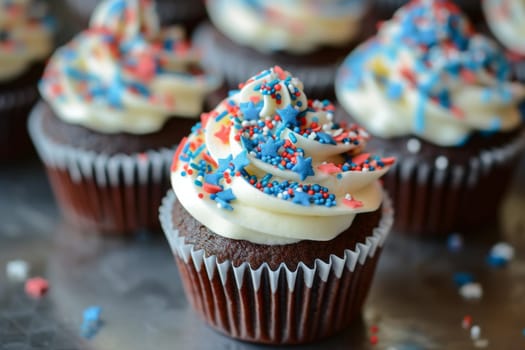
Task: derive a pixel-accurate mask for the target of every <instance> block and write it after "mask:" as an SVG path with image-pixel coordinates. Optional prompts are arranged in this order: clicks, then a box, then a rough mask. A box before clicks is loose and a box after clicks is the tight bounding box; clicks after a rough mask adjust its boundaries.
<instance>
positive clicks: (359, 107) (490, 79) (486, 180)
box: [336, 0, 524, 235]
mask: <svg viewBox="0 0 525 350" xmlns="http://www.w3.org/2000/svg"><path fill="white" fill-rule="evenodd" d="M509 71H510V69H509V64H508V62H507V60H506V58H505V56H504V54H503V53H502V52H501V51H500V50H499V48H498V47H497V46H496V45H495V44H494V43H493V42H491V41H490V40H489V39H488V38H486V37H484V36H482V35H478V34H476V33H475V32H474V31H473V29H472V26H471V25H470V22H468V20H466V18H465V17H463V16H462V14H461V13H460V11H459V9H458V8H457V7H456V6H454V5H453V4H452V3H451V2H450V1H444V0H441V1H433V2H428V1H412V2H411V3H409V4H408V5H406V7H403V8H402V9H400V10H399V11H398V12H397V13H396V14H395V16H394V18H393V19H392V20H390V21H388V22H385V23H384V24H383V26H382V27H381V28H380V30H379V32H378V34H377V36H376V37H374V38H372V39H370V40H369V41H368V42H366V43H364V44H363V45H362V46H360V47H359V48H357V49H356V50H355V51H354V52H352V53H351V54H350V55H349V56H348V58H347V59H346V60H345V62H344V64H343V65H342V67H341V68H340V70H339V73H338V76H337V79H336V93H337V96H338V100H339V102H340V104H341V105H342V106H343V107H344V109H345V110H346V112H347V115H346V116H344V117H347V118H353V119H354V120H356V121H358V122H359V123H361V124H362V125H364V126H365V127H366V128H367V129H368V130H369V131H370V133H372V134H373V135H374V136H376V137H374V139H373V141H372V142H371V143H370V147H371V148H372V149H373V150H377V151H378V152H379V153H381V152H388V153H389V154H391V153H393V154H394V155H395V156H397V158H398V162H397V166H396V168H395V169H393V170H392V171H391V172H390V173H389V174H388V176H387V177H386V179H385V187H386V188H387V189H388V191H389V192H390V193H391V195H392V197H393V199H394V203H395V208H396V225H395V227H396V229H397V230H399V231H403V232H407V233H413V234H420V235H437V234H447V233H450V232H451V231H455V230H466V231H469V230H472V229H473V228H474V227H476V226H479V225H483V224H486V223H487V222H491V221H493V220H494V219H495V218H496V217H497V214H498V207H499V204H500V202H501V199H502V197H503V195H504V193H505V190H506V188H507V185H508V183H509V179H510V177H511V174H512V169H513V168H514V165H515V160H516V158H517V156H518V154H519V153H520V151H521V150H522V149H523V141H524V139H523V137H521V135H522V132H523V123H522V119H521V116H520V113H519V111H518V108H517V105H518V102H519V101H520V100H521V99H523V97H524V89H523V87H522V86H520V85H517V84H514V83H511V82H510V79H509Z"/></svg>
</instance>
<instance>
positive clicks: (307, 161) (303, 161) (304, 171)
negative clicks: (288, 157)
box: [292, 156, 315, 181]
mask: <svg viewBox="0 0 525 350" xmlns="http://www.w3.org/2000/svg"><path fill="white" fill-rule="evenodd" d="M292 171H293V172H296V173H297V174H299V175H300V176H301V181H302V180H304V179H306V178H307V177H308V176H310V175H315V173H314V169H313V168H312V158H311V157H308V158H304V157H302V156H298V157H297V163H296V164H295V165H294V166H293V168H292Z"/></svg>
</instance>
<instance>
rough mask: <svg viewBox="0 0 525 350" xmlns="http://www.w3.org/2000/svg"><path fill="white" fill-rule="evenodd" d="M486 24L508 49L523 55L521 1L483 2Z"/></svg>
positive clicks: (523, 11)
mask: <svg viewBox="0 0 525 350" xmlns="http://www.w3.org/2000/svg"><path fill="white" fill-rule="evenodd" d="M482 4H483V9H484V11H485V17H486V18H487V23H488V24H489V26H490V29H491V30H492V32H493V33H494V35H495V36H496V37H497V38H498V40H499V41H501V42H502V43H503V44H504V45H505V46H506V47H507V48H508V49H510V50H513V51H515V52H518V53H520V54H521V55H525V41H524V40H523V38H524V37H525V2H524V1H522V0H484V1H483V2H482Z"/></svg>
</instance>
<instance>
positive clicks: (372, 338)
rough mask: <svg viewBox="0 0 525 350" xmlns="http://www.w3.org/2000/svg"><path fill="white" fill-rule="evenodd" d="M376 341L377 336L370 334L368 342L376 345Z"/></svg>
mask: <svg viewBox="0 0 525 350" xmlns="http://www.w3.org/2000/svg"><path fill="white" fill-rule="evenodd" d="M378 341H379V339H378V338H377V335H372V336H371V337H370V344H372V345H376V344H377V342H378Z"/></svg>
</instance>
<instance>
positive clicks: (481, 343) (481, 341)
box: [474, 339, 489, 348]
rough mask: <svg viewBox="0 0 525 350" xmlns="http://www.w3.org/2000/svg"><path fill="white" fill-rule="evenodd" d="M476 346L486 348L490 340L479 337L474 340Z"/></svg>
mask: <svg viewBox="0 0 525 350" xmlns="http://www.w3.org/2000/svg"><path fill="white" fill-rule="evenodd" d="M474 346H475V347H477V348H486V347H487V346H489V340H488V339H477V340H476V341H474Z"/></svg>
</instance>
